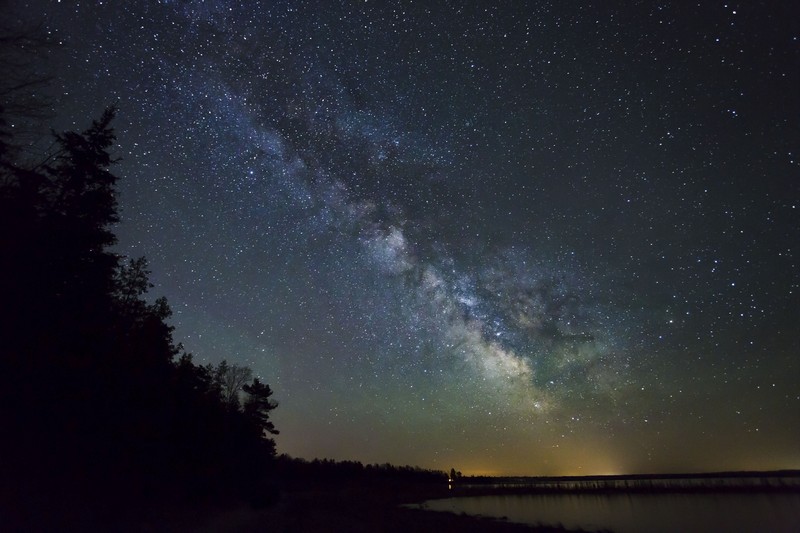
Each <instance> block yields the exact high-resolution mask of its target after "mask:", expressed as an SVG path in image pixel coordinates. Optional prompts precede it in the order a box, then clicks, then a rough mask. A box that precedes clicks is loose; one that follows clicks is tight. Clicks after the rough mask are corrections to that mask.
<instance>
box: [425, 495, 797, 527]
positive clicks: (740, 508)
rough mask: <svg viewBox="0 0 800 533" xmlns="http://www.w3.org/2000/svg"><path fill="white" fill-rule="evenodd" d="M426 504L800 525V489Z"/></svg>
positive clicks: (627, 519) (580, 520) (607, 523)
mask: <svg viewBox="0 0 800 533" xmlns="http://www.w3.org/2000/svg"><path fill="white" fill-rule="evenodd" d="M420 507H421V508H423V509H429V510H432V511H449V512H453V513H459V514H460V513H467V514H473V515H483V516H494V517H498V518H501V517H506V518H507V519H508V520H509V521H511V522H521V523H525V524H543V525H556V524H562V525H563V526H564V527H566V528H569V529H575V528H583V529H588V530H598V529H611V530H613V531H616V532H620V533H638V532H673V531H682V532H686V533H692V532H707V531H737V532H743V533H744V532H750V531H752V532H756V531H759V532H760V531H771V532H784V531H785V532H797V531H800V494H797V493H789V494H787V493H772V494H767V493H761V494H741V493H739V494H737V493H703V494H675V493H672V494H663V493H662V494H612V495H597V494H560V495H541V494H527V495H525V494H522V495H518V494H515V495H498V496H464V497H458V498H446V499H442V500H430V501H427V502H425V503H423V504H420Z"/></svg>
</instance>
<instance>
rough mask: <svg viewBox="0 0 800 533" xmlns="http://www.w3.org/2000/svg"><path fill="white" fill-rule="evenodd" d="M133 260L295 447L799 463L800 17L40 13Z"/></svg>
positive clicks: (568, 11)
mask: <svg viewBox="0 0 800 533" xmlns="http://www.w3.org/2000/svg"><path fill="white" fill-rule="evenodd" d="M7 4H10V5H7V7H6V8H5V9H8V10H9V12H11V11H16V12H17V13H24V17H25V18H27V19H29V20H36V19H41V18H42V17H44V19H45V21H46V22H45V24H46V28H47V30H48V31H49V32H51V35H52V36H53V38H54V39H55V40H56V41H58V42H60V43H61V46H59V47H58V48H57V49H56V50H54V51H53V53H51V54H50V56H49V57H48V58H47V67H46V68H49V69H50V72H52V73H54V74H55V76H56V79H55V81H54V83H53V86H52V87H51V92H52V94H51V95H50V96H51V98H52V99H53V101H54V107H55V108H56V110H57V117H56V118H55V120H54V123H55V127H56V128H57V129H60V130H63V129H73V128H79V129H83V128H85V127H86V126H87V125H88V122H89V119H90V118H92V117H97V116H99V113H100V112H101V111H102V109H103V108H104V107H105V106H106V105H108V104H111V103H115V102H116V103H118V105H119V107H120V113H119V115H118V119H117V121H116V129H117V135H118V143H117V145H116V148H115V150H116V152H115V153H116V155H118V156H120V157H121V158H122V161H121V162H120V163H119V164H118V165H117V166H116V168H115V171H116V173H117V174H118V175H119V176H120V178H121V179H120V208H121V215H122V219H123V222H122V223H121V224H120V225H119V226H118V227H117V229H116V232H117V234H118V235H119V238H120V243H119V246H118V250H119V251H120V252H121V253H124V254H127V255H130V256H139V255H145V256H146V257H147V258H148V260H149V261H150V266H151V269H152V271H153V275H152V279H153V282H154V283H155V285H156V287H155V288H154V289H153V291H152V294H153V297H156V296H159V295H165V296H166V297H167V298H168V299H169V302H170V304H171V306H172V308H173V311H174V316H173V318H172V323H173V324H174V325H175V326H176V331H175V338H176V340H177V341H181V342H183V344H184V346H185V348H186V349H187V350H188V351H190V352H192V353H193V354H194V355H195V358H196V360H197V361H198V362H200V363H206V362H211V363H217V362H219V361H221V360H222V359H224V358H225V359H228V360H229V361H231V362H235V363H238V364H246V365H249V366H251V367H252V368H253V370H254V371H255V373H256V374H257V375H259V376H260V377H261V378H262V379H263V380H265V381H266V382H268V383H269V384H270V385H271V386H272V388H273V390H274V391H275V397H276V398H277V399H278V400H279V402H280V407H279V408H278V409H277V410H276V411H274V421H275V424H276V426H277V427H278V429H280V431H281V434H280V435H279V436H278V437H277V439H276V440H277V444H278V451H279V452H285V453H289V454H290V455H293V456H298V457H304V458H308V459H311V458H314V457H330V458H334V459H352V460H360V461H362V462H364V463H373V462H379V463H384V462H392V463H396V464H413V465H419V466H423V467H430V468H436V469H446V470H449V469H450V467H455V468H456V469H459V470H461V471H463V472H464V473H465V474H528V475H545V474H611V473H636V472H675V471H711V470H741V469H778V468H800V338H799V337H798V331H799V327H800V13H799V12H798V8H797V7H796V3H795V2H793V1H790V0H786V1H777V0H776V1H762V2H746V3H740V4H739V3H725V2H723V1H717V2H700V3H698V4H694V3H689V2H669V1H663V2H656V1H630V2H606V1H595V2H560V1H558V2H555V1H554V2H534V1H531V2H510V1H509V2H500V1H497V2H453V1H449V2H414V3H411V2H373V1H371V0H370V1H367V2H356V1H346V0H341V1H318V2H314V1H299V2H291V1H290V2H285V1H270V2H267V1H256V0H252V1H246V2H244V1H240V2H234V1H226V0H214V1H201V0H172V1H167V0H162V1H155V0H140V1H130V2H128V1H125V2H122V1H81V2H77V1H67V0H63V1H56V0H52V1H46V0H30V1H22V0H15V1H12V2H10V3H8V2H7Z"/></svg>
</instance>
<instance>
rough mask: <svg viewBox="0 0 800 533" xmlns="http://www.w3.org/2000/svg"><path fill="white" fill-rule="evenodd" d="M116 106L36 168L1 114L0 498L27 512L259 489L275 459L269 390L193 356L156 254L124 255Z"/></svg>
mask: <svg viewBox="0 0 800 533" xmlns="http://www.w3.org/2000/svg"><path fill="white" fill-rule="evenodd" d="M115 113H116V109H115V108H113V107H111V108H109V109H107V110H106V111H105V112H104V113H103V114H102V116H101V117H100V118H99V119H97V120H95V121H93V122H92V123H91V125H90V126H89V127H88V128H87V129H86V130H84V131H80V132H65V133H57V134H54V135H53V141H54V144H53V148H52V149H51V151H49V152H48V153H47V154H46V155H45V156H44V157H43V158H41V160H39V161H35V162H30V161H23V158H22V157H21V155H20V151H19V150H18V147H17V146H16V145H15V144H14V141H15V139H14V135H13V131H12V129H11V128H10V127H9V126H8V124H9V123H8V120H6V116H5V112H4V108H0V249H1V250H2V253H1V254H0V302H2V304H1V305H2V320H0V339H2V342H0V427H2V428H3V435H4V437H3V438H2V449H1V450H0V453H2V461H3V463H4V464H5V465H6V467H4V468H3V469H2V474H1V475H2V476H3V479H2V490H3V495H2V499H3V501H4V505H7V506H8V508H9V509H11V510H14V511H15V512H18V513H19V512H24V510H25V509H29V510H30V512H34V509H32V507H36V506H45V508H48V509H51V510H54V511H55V510H56V509H57V508H59V507H64V508H66V507H68V506H69V505H70V503H71V502H69V501H68V500H70V499H75V498H78V499H80V498H81V497H82V496H85V497H86V498H90V500H87V501H91V498H96V497H104V498H106V499H107V498H112V499H114V500H115V501H118V502H130V501H133V500H138V499H153V498H156V497H162V496H164V495H170V497H171V496H173V495H175V494H190V495H191V497H192V498H196V499H204V498H215V499H218V498H226V497H231V495H242V494H256V493H259V490H258V489H259V484H260V483H263V480H264V479H265V478H266V476H267V471H268V469H269V462H270V459H271V458H272V457H273V456H274V455H275V443H274V440H273V439H272V438H271V436H272V435H274V434H276V433H277V430H276V429H275V427H274V425H273V424H272V422H271V420H270V418H269V414H270V412H271V411H272V410H273V409H274V408H275V407H276V405H277V404H276V403H275V402H274V401H273V399H272V398H271V396H272V391H271V389H270V387H269V386H268V385H267V384H265V383H262V382H261V381H260V380H259V379H258V378H255V377H253V374H252V371H251V370H250V369H248V368H245V367H240V366H238V365H235V364H229V363H227V362H226V361H223V362H222V363H220V364H219V365H216V366H213V365H206V366H201V365H198V364H195V363H194V362H193V361H192V357H191V355H190V354H188V353H186V352H185V351H184V350H183V348H182V347H181V345H180V344H176V343H175V341H174V339H173V336H172V333H173V328H172V326H170V325H169V322H168V319H169V317H170V314H171V311H170V308H169V305H168V304H167V301H166V300H165V299H164V298H158V299H155V300H153V301H148V298H147V297H146V295H147V292H148V290H149V289H150V288H152V284H151V283H150V281H149V275H150V271H149V270H148V267H147V261H146V260H145V259H144V258H136V259H128V258H124V257H122V256H120V255H119V254H117V253H115V252H113V251H112V249H111V247H112V246H113V245H114V244H115V243H116V236H115V235H114V232H113V225H114V224H116V223H117V222H119V215H118V204H117V198H116V183H117V179H118V178H117V176H116V175H115V174H114V173H113V172H112V171H111V168H112V166H113V164H114V163H115V160H114V158H113V156H112V155H111V149H112V146H113V142H114V140H115V137H114V132H113V129H112V126H111V124H112V120H113V119H114V115H115ZM20 510H22V511H20Z"/></svg>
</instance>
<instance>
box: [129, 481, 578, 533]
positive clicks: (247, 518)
mask: <svg viewBox="0 0 800 533" xmlns="http://www.w3.org/2000/svg"><path fill="white" fill-rule="evenodd" d="M450 495H452V494H449V493H448V491H447V489H446V488H444V489H436V488H431V487H426V486H423V487H419V486H403V487H392V486H377V485H373V486H349V487H342V486H339V487H333V486H330V487H317V488H314V489H312V490H292V491H286V492H283V493H282V494H281V496H280V498H279V500H278V502H276V503H275V504H273V505H271V506H269V507H267V508H264V509H253V508H252V507H250V506H248V505H239V506H235V507H230V508H226V509H211V508H204V509H184V510H180V511H178V510H175V509H172V510H169V511H166V510H165V511H162V512H160V513H156V514H155V515H153V516H151V517H150V518H149V519H148V520H146V521H145V522H144V523H139V524H135V525H134V524H128V526H130V529H129V530H131V531H164V532H181V531H197V532H209V533H210V532H232V533H240V532H241V533H244V532H262V531H264V532H266V531H269V532H273V531H274V532H311V533H313V532H328V531H330V532H356V533H357V532H375V531H381V532H398V533H399V532H403V533H406V532H410V531H413V532H432V533H433V532H436V533H440V532H448V531H465V532H484V531H497V532H528V533H530V532H563V531H569V530H566V529H563V528H553V527H545V526H540V527H533V526H527V525H524V524H515V523H509V522H505V521H502V520H496V519H492V518H488V517H473V516H467V515H456V514H451V513H444V512H436V511H424V510H419V509H411V508H406V507H403V506H402V504H406V503H419V502H422V501H424V500H427V499H432V498H444V497H448V496H450Z"/></svg>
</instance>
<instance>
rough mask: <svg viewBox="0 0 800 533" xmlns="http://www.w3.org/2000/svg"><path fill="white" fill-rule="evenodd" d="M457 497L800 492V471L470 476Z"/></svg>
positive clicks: (457, 487) (456, 486)
mask: <svg viewBox="0 0 800 533" xmlns="http://www.w3.org/2000/svg"><path fill="white" fill-rule="evenodd" d="M450 487H451V489H450V493H451V494H452V495H453V496H475V495H479V494H487V493H488V494H510V493H513V494H562V493H584V492H591V493H602V494H614V493H619V494H621V493H648V492H659V493H665V492H676V493H677V492H679V493H704V492H800V470H778V471H759V472H706V473H700V474H632V475H593V476H539V477H533V476H514V477H511V476H503V477H488V476H469V477H462V478H460V479H458V480H456V481H455V482H451V484H450Z"/></svg>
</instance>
